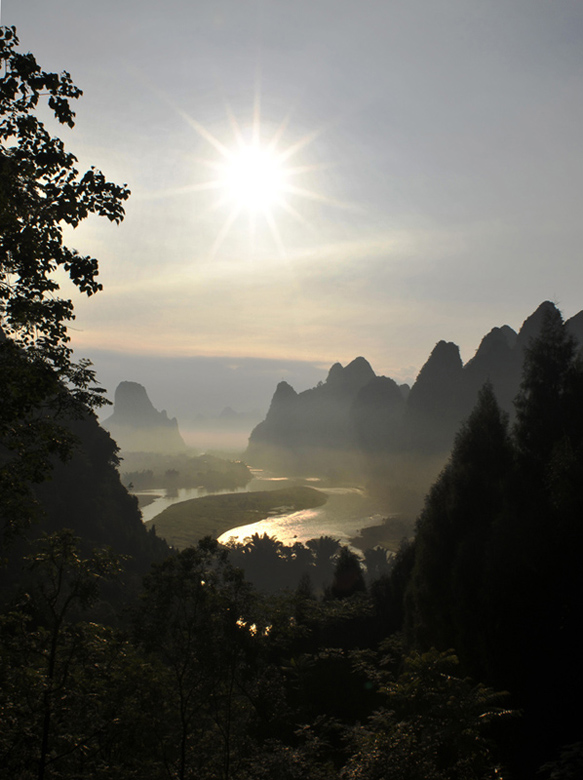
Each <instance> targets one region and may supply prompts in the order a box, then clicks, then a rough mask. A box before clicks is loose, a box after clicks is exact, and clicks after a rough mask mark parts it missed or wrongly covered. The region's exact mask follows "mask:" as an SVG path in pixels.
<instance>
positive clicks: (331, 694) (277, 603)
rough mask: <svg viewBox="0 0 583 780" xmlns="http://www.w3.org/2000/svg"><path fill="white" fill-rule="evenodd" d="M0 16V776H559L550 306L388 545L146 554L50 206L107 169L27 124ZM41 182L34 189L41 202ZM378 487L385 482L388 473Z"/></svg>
mask: <svg viewBox="0 0 583 780" xmlns="http://www.w3.org/2000/svg"><path fill="white" fill-rule="evenodd" d="M17 43H18V41H17V39H16V36H15V31H14V30H13V29H7V28H3V29H2V31H1V34H0V56H1V58H2V60H3V63H4V70H3V75H2V76H1V77H0V86H1V91H0V109H1V121H0V139H1V140H2V147H1V149H0V208H1V217H0V240H1V244H0V263H1V265H0V272H1V274H0V290H1V294H0V314H1V317H2V328H3V334H2V338H1V340H0V383H1V390H2V394H1V397H2V403H1V404H0V495H1V502H0V520H1V523H2V529H1V530H2V538H1V543H2V547H1V554H0V558H1V571H0V584H1V586H2V589H1V592H0V607H1V614H0V776H1V777H6V778H18V779H19V780H28V779H29V778H30V779H31V780H32V778H37V779H38V780H45V779H46V780H48V779H49V778H70V779H71V780H73V778H84V777H87V778H97V779H99V778H108V780H111V779H115V778H120V780H121V779H122V778H123V780H128V779H129V778H136V779H137V778H140V780H157V779H158V778H159V779H160V780H162V779H163V778H180V779H181V780H184V779H185V778H199V779H201V780H205V779H208V780H211V779H212V780H219V779H221V780H229V779H231V778H232V779H233V780H252V779H253V780H263V779H265V780H267V779H268V778H273V780H275V779H276V778H277V780H282V779H286V778H287V779H289V780H300V779H301V780H393V779H394V780H474V779H475V780H478V779H485V778H492V779H493V778H499V777H505V778H517V779H521V778H525V779H526V778H531V777H534V776H535V775H536V773H537V772H540V774H539V775H538V776H540V777H543V778H544V777H546V778H553V779H554V780H561V779H563V780H566V779H567V778H573V777H578V776H581V774H582V772H583V742H582V741H581V739H582V736H581V726H582V717H581V714H580V708H579V707H578V706H577V705H578V704H579V702H580V700H581V696H582V694H583V679H582V666H581V661H580V657H579V656H580V652H579V642H578V639H577V637H578V636H579V632H578V628H579V623H580V605H581V597H582V595H583V569H582V567H581V564H580V561H581V554H582V552H583V526H582V523H581V517H582V510H583V479H582V477H583V366H582V364H581V362H580V359H579V356H578V353H577V350H576V348H575V344H574V342H573V340H572V339H571V337H570V336H569V334H568V332H567V330H566V328H565V326H564V324H563V321H562V319H561V315H560V314H559V313H558V311H556V310H555V309H552V310H550V311H549V312H548V314H547V316H546V317H545V321H544V322H543V326H542V330H541V333H540V335H539V337H538V338H537V339H536V340H534V341H532V342H531V344H530V346H529V347H528V348H527V350H526V357H525V362H524V372H523V378H522V384H521V387H520V391H519V393H518V396H517V398H516V401H515V410H516V411H515V419H514V422H513V424H512V426H510V425H509V422H508V418H507V415H506V413H504V412H503V411H501V409H500V407H499V404H498V402H497V400H496V397H495V394H494V392H493V390H492V387H491V386H490V385H488V384H486V385H485V386H484V387H483V388H482V390H481V391H480V394H479V397H478V402H477V405H476V406H475V408H474V409H473V411H472V412H471V414H470V415H469V416H468V418H467V420H466V421H465V423H464V424H463V425H462V427H461V429H460V430H459V432H458V434H457V437H456V439H455V443H454V446H453V450H452V452H451V455H450V458H449V460H448V462H447V465H446V466H445V468H444V469H443V471H442V473H441V474H440V476H439V478H438V479H437V481H436V482H435V483H434V485H433V487H432V488H431V490H430V492H429V494H428V495H427V498H426V501H425V505H424V508H423V510H422V512H421V514H420V516H419V519H418V522H417V528H416V535H415V539H414V541H413V542H410V543H406V544H403V546H402V548H401V550H400V551H399V553H398V554H397V555H396V556H395V557H394V558H391V559H388V558H387V555H386V553H384V551H378V550H377V551H370V552H369V553H368V555H365V557H364V560H362V559H360V558H359V556H357V555H356V554H355V553H354V552H353V551H351V550H350V549H348V548H346V547H342V546H340V545H338V543H337V542H336V541H335V540H334V539H330V538H326V537H322V538H321V539H316V540H312V541H310V542H308V543H307V544H306V545H301V544H297V545H294V546H293V547H284V546H283V545H281V544H280V543H279V542H278V541H277V540H275V539H270V538H269V537H259V536H256V537H254V538H252V539H251V540H249V543H248V544H245V545H239V546H232V547H231V548H229V547H221V546H220V545H219V544H218V543H217V542H216V541H215V540H213V539H210V538H208V539H205V540H203V541H202V542H200V543H199V544H198V546H196V547H188V548H186V549H184V550H182V551H181V552H176V551H173V550H170V549H169V548H168V547H167V546H166V544H165V543H164V542H163V541H162V540H161V539H159V538H158V537H157V536H156V534H155V533H154V532H152V531H147V530H146V529H145V527H144V525H143V523H142V522H141V518H140V514H139V511H138V508H137V503H136V501H135V499H133V498H132V497H130V496H129V495H128V494H127V492H126V491H125V489H124V488H123V486H122V485H121V482H120V479H119V474H118V471H117V467H118V465H119V464H118V461H117V450H116V445H115V443H114V442H113V440H112V439H111V438H110V437H109V435H108V434H107V433H106V432H104V431H103V430H102V429H101V428H100V427H99V426H98V424H97V420H96V418H95V415H94V413H93V411H92V409H94V408H95V407H96V406H97V405H98V404H99V403H100V399H101V394H100V391H99V388H95V385H94V380H95V377H94V375H93V372H92V370H91V367H90V366H89V365H87V363H85V362H81V363H74V362H73V358H72V354H71V351H70V349H69V347H68V342H67V336H66V323H67V321H68V320H70V319H71V317H72V310H71V307H70V302H67V301H62V300H60V299H59V298H58V297H56V293H57V290H58V286H57V285H56V282H54V281H51V277H52V274H53V273H54V271H55V269H56V268H57V267H58V266H61V267H62V268H63V270H64V271H65V272H67V273H68V274H69V276H70V278H71V280H72V281H73V283H75V284H77V286H78V287H79V289H80V290H81V291H82V292H86V293H93V292H97V291H98V289H99V284H98V282H97V281H96V274H97V265H96V262H95V261H94V260H93V259H92V258H83V257H81V256H80V255H78V254H77V253H75V252H74V251H73V250H68V249H66V248H65V247H63V245H62V242H61V239H62V235H61V232H60V227H59V225H60V224H61V222H65V223H68V224H72V225H75V224H76V223H78V221H80V220H82V219H84V218H85V217H86V216H87V214H89V213H96V214H100V215H104V216H107V217H108V218H109V219H112V220H113V221H120V220H121V219H122V218H123V208H122V205H121V204H122V201H123V200H124V199H125V197H127V189H126V188H123V187H117V186H116V185H113V184H111V183H109V182H107V181H106V180H105V179H104V178H103V177H102V175H101V174H100V173H99V172H98V171H95V170H94V169H92V170H91V171H90V172H88V173H87V174H85V175H84V176H82V177H80V178H79V177H78V173H77V171H76V170H75V169H74V158H73V157H72V156H71V155H69V154H67V153H66V152H65V151H64V149H63V146H62V144H61V142H60V141H58V139H54V138H51V137H50V136H49V134H48V133H47V132H46V130H45V129H44V126H43V125H42V123H41V122H40V121H39V120H37V119H36V118H35V115H34V108H35V107H36V105H37V102H38V100H39V98H40V97H41V96H42V95H45V96H46V95H47V94H48V96H49V106H50V108H51V109H52V110H53V111H54V113H55V115H56V117H57V119H58V120H60V121H61V122H64V123H67V124H70V125H72V124H73V114H72V112H71V109H70V105H69V102H70V100H71V99H73V98H76V97H78V95H79V91H78V90H77V89H76V88H75V87H74V86H73V85H72V83H71V80H70V78H69V77H68V74H61V75H60V76H58V75H56V74H48V73H45V72H43V71H42V70H41V69H40V68H39V66H38V65H37V63H36V60H35V59H34V57H32V55H21V54H19V53H18V52H17V49H16V46H17ZM47 193H49V194H50V198H49V197H47ZM387 480H390V475H387Z"/></svg>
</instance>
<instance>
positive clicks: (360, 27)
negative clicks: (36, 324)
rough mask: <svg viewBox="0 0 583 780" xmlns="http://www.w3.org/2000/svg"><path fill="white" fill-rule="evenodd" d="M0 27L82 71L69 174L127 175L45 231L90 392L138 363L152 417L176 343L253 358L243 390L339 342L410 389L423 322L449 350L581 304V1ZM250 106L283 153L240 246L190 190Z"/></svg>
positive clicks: (27, 20)
mask: <svg viewBox="0 0 583 780" xmlns="http://www.w3.org/2000/svg"><path fill="white" fill-rule="evenodd" d="M2 23H3V24H9V25H12V24H14V25H15V26H16V27H17V30H18V34H19V37H20V41H21V48H22V49H24V50H30V51H32V52H33V53H34V54H35V55H36V56H37V59H38V60H39V62H40V64H41V65H42V66H43V67H44V68H45V69H49V70H63V69H65V70H68V71H69V72H70V73H71V75H72V77H73V80H74V82H75V83H76V84H77V85H78V86H80V87H81V88H82V89H83V91H84V96H83V97H82V98H81V99H80V100H79V101H77V108H76V110H77V125H76V127H75V129H74V130H72V131H69V130H68V129H66V128H59V129H58V132H59V133H60V134H61V135H62V137H63V138H64V139H65V141H66V144H67V147H68V149H69V150H70V151H72V152H74V153H75V154H76V155H77V156H78V158H79V163H80V166H82V169H83V170H84V169H85V168H87V167H89V166H90V165H92V164H93V165H96V166H97V167H99V168H100V169H101V170H103V172H104V173H105V174H106V176H107V177H108V178H110V179H112V180H114V181H116V182H118V183H122V182H127V184H128V185H129V187H130V188H131V190H132V193H133V194H132V197H131V198H130V200H129V201H128V203H127V217H126V220H125V222H124V223H123V224H122V225H121V226H120V227H116V226H112V225H110V224H109V223H107V222H106V221H104V220H103V219H97V218H95V219H91V220H90V221H89V222H88V223H86V224H85V225H84V226H83V227H81V228H80V229H78V230H77V231H76V232H74V233H71V234H70V235H69V236H68V237H67V240H68V243H69V244H70V245H72V246H74V247H75V248H77V249H78V250H79V251H80V252H82V253H84V254H91V255H93V256H95V257H97V258H98V259H99V261H100V267H101V277H102V282H103V284H104V288H105V289H104V291H103V292H101V293H100V294H99V295H97V296H95V297H94V298H91V299H88V300H81V299H75V302H76V310H77V315H78V316H77V321H76V322H75V328H76V330H75V331H74V332H73V338H74V344H75V346H76V348H77V349H78V352H79V355H88V356H89V357H92V358H93V359H94V361H95V364H96V366H97V368H98V369H100V366H103V367H104V370H105V375H104V378H103V381H104V382H105V383H106V384H108V383H115V382H116V381H120V380H122V379H129V380H135V381H142V382H143V383H145V384H146V385H147V384H148V381H147V378H148V376H150V375H151V376H152V377H154V376H156V382H157V384H158V386H160V387H161V388H162V390H161V391H160V393H161V396H163V397H156V398H153V401H154V402H155V403H157V405H158V407H159V408H160V407H162V406H164V407H165V408H167V409H168V411H169V413H170V414H175V413H177V412H176V411H174V409H173V407H172V404H173V402H174V401H173V399H176V398H177V392H178V391H177V386H178V384H179V380H178V379H177V376H178V375H176V376H175V375H174V374H173V369H172V367H173V366H176V365H178V363H180V361H184V360H185V359H186V358H190V357H197V356H198V357H204V358H205V359H209V360H210V359H214V360H216V359H218V358H228V359H229V361H230V362H229V361H223V365H227V363H228V364H229V365H233V361H235V362H236V360H239V361H243V362H241V363H240V364H239V365H243V364H245V365H247V366H251V365H253V366H259V365H263V366H264V367H265V368H266V372H265V374H266V376H268V378H269V386H268V389H267V390H266V397H269V396H270V395H271V393H272V392H273V389H274V387H275V382H277V381H279V379H281V378H284V376H283V375H284V373H285V371H286V370H288V369H289V367H290V366H295V368H296V369H298V371H299V368H300V367H302V369H301V371H299V373H298V374H297V377H298V378H299V377H300V375H301V377H303V379H305V382H306V383H307V384H306V385H305V386H309V383H310V382H311V379H312V376H316V374H317V370H316V369H318V370H319V371H320V372H322V369H325V368H328V367H329V366H330V365H331V364H332V363H334V362H336V361H340V362H341V363H343V364H346V363H347V362H349V361H350V360H352V359H353V358H354V357H356V356H357V355H363V356H364V357H366V358H367V359H368V360H369V362H370V363H371V365H372V366H373V368H374V369H375V371H376V372H377V373H378V374H386V375H388V376H392V377H393V378H395V379H398V380H401V381H403V380H409V381H410V380H411V379H414V377H415V375H416V373H417V371H418V370H419V369H420V368H421V366H422V364H423V363H424V362H425V360H426V359H427V357H428V355H429V353H430V351H431V350H432V348H433V347H434V345H435V343H436V342H437V341H438V340H440V339H445V340H448V341H454V342H456V343H457V344H459V345H460V348H461V351H462V357H463V359H464V360H468V359H469V358H470V357H471V356H472V355H473V353H474V351H475V350H476V349H477V347H478V345H479V341H480V339H481V337H482V336H483V335H484V334H485V333H486V332H488V331H489V330H490V329H491V328H492V327H494V326H500V325H503V324H509V325H511V326H512V327H514V328H515V329H517V328H519V327H520V325H521V323H522V321H523V320H524V319H525V318H526V317H527V316H528V315H529V314H530V313H531V312H532V311H533V310H534V309H535V308H536V307H537V306H538V304H539V303H540V302H541V301H543V300H545V299H550V300H553V301H555V302H556V303H557V304H558V305H559V307H560V308H561V309H562V311H563V313H564V315H565V316H566V317H569V316H572V315H573V314H575V313H576V312H578V311H579V310H581V309H582V308H583V262H582V259H583V258H582V238H583V235H582V234H583V218H582V217H583V215H582V205H583V199H582V190H583V150H582V141H581V138H582V137H583V130H582V128H583V78H582V76H583V3H582V2H581V0H553V2H549V0H407V1H406V2H405V0H382V2H381V1H380V0H379V1H378V2H377V1H373V0H359V2H356V1H355V0H293V2H291V1H290V0H197V1H196V2H192V0H164V2H162V1H161V0H157V2H152V0H123V1H122V0H99V2H96V1H92V0H4V2H3V3H2ZM258 98H260V129H261V139H262V140H263V141H264V142H268V141H269V140H271V139H273V138H274V137H275V136H277V138H276V140H277V147H276V150H277V151H278V153H283V154H287V157H286V159H285V163H284V166H285V170H286V171H287V173H288V174H289V173H290V169H291V168H292V167H293V168H294V169H296V170H295V173H294V175H293V185H294V187H295V191H294V192H289V193H287V194H286V195H285V196H282V198H280V200H281V199H283V200H284V204H283V205H282V204H281V203H279V204H275V205H272V207H270V209H269V213H268V217H267V218H266V217H265V216H264V215H263V214H262V213H260V214H257V216H256V227H255V237H254V239H253V240H252V239H251V236H250V230H249V219H248V217H247V215H246V214H244V213H242V214H240V215H239V216H238V217H236V218H233V220H232V224H229V218H230V216H231V217H233V213H232V211H233V206H232V205H229V204H223V205H221V206H219V207H216V208H213V206H215V205H216V203H217V201H218V200H219V199H220V197H221V195H225V192H224V190H218V191H217V190H216V189H205V188H204V186H205V185H208V183H209V182H211V181H212V180H213V179H216V175H217V174H216V170H215V169H214V168H213V167H212V166H213V165H216V163H224V162H225V159H226V157H225V152H224V150H226V151H227V152H230V151H232V150H234V149H235V146H236V134H235V129H234V128H238V129H239V132H240V134H241V136H242V138H243V139H245V140H247V141H250V140H251V138H252V135H251V130H252V127H253V116H254V105H256V104H257V102H258ZM221 149H222V150H223V152H221ZM201 185H202V186H201ZM197 188H198V189H197ZM65 290H66V292H67V294H69V291H68V289H67V288H65ZM135 353H139V354H140V360H141V361H142V364H143V365H144V366H145V365H148V366H149V369H147V370H146V369H144V371H142V373H140V372H139V371H137V372H134V373H137V374H138V375H137V376H136V375H135V376H126V375H124V370H125V369H124V365H125V366H126V367H127V370H128V371H129V369H130V366H133V365H134V364H135V363H131V362H125V363H124V360H125V358H124V355H129V354H135ZM160 356H164V358H165V362H164V366H165V368H164V370H163V371H162V372H161V370H160V367H159V365H160V364H158V363H157V362H156V360H155V358H157V357H160ZM244 359H247V362H246V363H245V361H244ZM251 359H252V360H251ZM258 359H259V360H258ZM261 359H264V361H265V362H264V363H262V362H261ZM289 361H304V362H298V363H295V364H291V363H289ZM305 361H307V362H308V364H309V365H306V363H305ZM219 362H220V361H219ZM136 365H137V364H136ZM193 365H194V363H193ZM196 365H197V366H199V367H200V366H202V365H203V362H201V361H198V362H197V363H196ZM286 367H287V368H286ZM311 368H313V369H314V370H315V373H313V375H312V374H310V373H309V370H308V369H311ZM267 369H269V370H267ZM200 370H203V369H202V368H201V369H200ZM290 370H291V369H290ZM148 371H149V372H150V373H148ZM116 372H117V373H116ZM302 372H303V373H302ZM323 375H324V376H325V374H323ZM289 376H290V377H291V379H293V377H294V376H296V375H295V374H294V373H293V370H291V373H290V374H289ZM116 377H117V380H116ZM285 378H288V376H287V374H286V375H285ZM152 381H153V380H152ZM164 381H166V382H167V384H168V394H167V395H166V396H164V389H163V384H164ZM266 381H267V380H266ZM290 381H291V380H290ZM298 381H300V380H299V379H298ZM272 382H273V384H272ZM292 384H294V382H293V381H292ZM300 385H301V381H300ZM108 389H109V390H111V391H112V390H113V389H114V387H111V386H109V384H108ZM296 389H298V390H301V389H304V387H302V386H298V387H296ZM224 390H225V387H224V381H223V387H222V389H221V392H222V393H223V395H224V396H225V398H226V397H228V393H225V392H224ZM173 393H174V395H173ZM223 395H221V402H222V398H223ZM192 403H195V401H192ZM225 403H229V401H226V402H225ZM231 405H234V406H237V400H236V399H235V398H233V401H232V403H231ZM259 405H260V404H256V405H254V404H253V403H252V401H251V400H250V401H249V408H256V407H257V406H259Z"/></svg>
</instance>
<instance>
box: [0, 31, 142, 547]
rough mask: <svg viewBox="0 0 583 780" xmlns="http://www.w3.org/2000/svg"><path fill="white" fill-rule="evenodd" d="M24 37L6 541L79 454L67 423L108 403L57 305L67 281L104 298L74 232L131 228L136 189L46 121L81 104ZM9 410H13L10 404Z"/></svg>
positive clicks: (1, 206) (3, 97)
mask: <svg viewBox="0 0 583 780" xmlns="http://www.w3.org/2000/svg"><path fill="white" fill-rule="evenodd" d="M18 43H19V41H18V38H17V36H16V31H15V29H14V28H8V27H3V28H0V396H1V397H2V399H3V403H2V406H1V407H0V491H1V492H2V494H3V496H6V503H5V504H4V506H3V511H2V514H3V517H2V520H3V521H4V527H5V531H8V532H10V531H12V530H14V529H18V528H20V527H21V526H23V525H26V523H27V521H28V520H30V516H31V514H32V508H31V504H30V496H29V494H28V492H27V487H26V486H27V484H28V483H29V482H30V481H33V482H39V481H42V480H43V479H45V478H46V477H47V476H48V474H49V473H50V469H51V458H52V457H53V456H55V455H58V456H60V457H66V456H67V455H69V454H70V452H71V448H72V445H73V442H74V438H73V437H72V436H71V434H70V432H69V431H68V430H67V428H66V426H64V425H62V424H59V423H58V422H57V421H59V420H63V419H66V418H67V417H76V416H82V415H84V414H86V413H87V408H90V407H94V406H98V405H100V404H101V403H103V399H102V392H103V391H102V390H101V389H100V388H97V387H94V386H93V384H94V379H95V377H94V372H93V371H92V369H91V367H90V363H89V362H88V361H86V360H81V361H80V362H77V363H75V362H73V360H72V350H71V348H70V347H69V336H68V335H67V323H68V322H70V321H71V320H72V319H73V317H74V315H73V304H72V302H71V301H70V300H67V299H64V298H61V297H59V296H58V291H59V284H58V282H57V279H56V275H57V272H61V273H62V272H64V273H65V274H66V275H67V276H68V278H69V280H70V281H71V282H72V284H73V285H74V286H75V287H76V288H77V289H78V290H79V291H80V292H82V293H85V294H87V295H92V294H94V293H96V292H97V291H98V290H100V289H101V285H100V283H99V282H98V281H97V275H98V266H97V261H96V260H95V259H94V258H91V257H87V256H82V255H80V254H79V253H78V252H77V251H76V250H74V249H70V248H68V247H66V246H64V244H63V226H64V225H68V226H70V227H73V228H75V227H77V225H79V223H80V222H81V221H82V220H84V219H85V218H86V217H88V216H89V215H90V214H97V215H100V216H105V217H107V219H109V220H110V221H112V222H116V223H119V222H121V220H122V219H123V216H124V211H123V207H122V203H123V201H124V200H126V198H127V197H128V196H129V191H128V189H127V188H126V187H125V185H124V186H118V185H116V184H113V183H111V182H108V181H107V180H106V179H105V177H104V176H103V174H102V173H101V172H100V171H98V170H96V169H95V168H91V169H90V170H89V171H87V172H86V173H84V174H83V175H80V174H79V172H78V170H77V169H76V168H75V163H76V158H75V157H74V155H72V154H71V153H70V152H67V151H66V150H65V147H64V144H63V142H62V141H61V140H60V139H59V138H55V137H52V136H51V134H50V133H49V131H48V130H47V128H46V127H45V125H44V124H43V122H42V121H41V120H40V119H39V117H38V115H37V109H38V108H39V104H40V103H41V99H42V100H43V101H44V100H45V99H46V102H47V104H48V108H49V109H50V111H51V112H52V114H53V115H54V117H55V119H56V120H57V121H58V122H59V123H60V124H62V125H68V126H69V127H73V125H74V116H75V114H74V112H73V110H72V109H71V101H72V100H75V99H77V98H78V97H79V96H80V95H81V90H79V89H78V88H77V87H76V86H75V85H74V84H73V82H72V80H71V77H70V76H69V74H68V73H62V74H56V73H48V72H45V71H43V70H42V69H41V67H40V66H39V65H38V63H37V62H36V60H35V58H34V56H33V55H32V54H22V53H20V52H19V51H18V50H17V47H18ZM4 401H5V402H4Z"/></svg>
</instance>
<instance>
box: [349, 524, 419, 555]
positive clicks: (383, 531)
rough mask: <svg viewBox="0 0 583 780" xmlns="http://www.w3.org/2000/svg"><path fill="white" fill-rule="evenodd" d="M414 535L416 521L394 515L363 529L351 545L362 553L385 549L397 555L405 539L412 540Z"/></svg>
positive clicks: (351, 541)
mask: <svg viewBox="0 0 583 780" xmlns="http://www.w3.org/2000/svg"><path fill="white" fill-rule="evenodd" d="M414 535H415V521H414V520H407V519H405V518H403V517H402V516H400V515H394V516H392V517H385V518H384V519H383V521H382V522H381V523H379V524H377V525H371V526H368V527H367V528H361V529H360V531H359V532H358V535H357V536H353V537H352V539H351V540H350V544H351V545H352V547H356V549H357V550H361V551H362V552H364V551H365V550H370V549H371V548H374V547H384V548H385V549H386V550H390V552H394V553H395V552H397V551H398V549H399V547H400V546H401V542H402V541H403V539H411V538H412V537H413V536H414Z"/></svg>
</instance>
